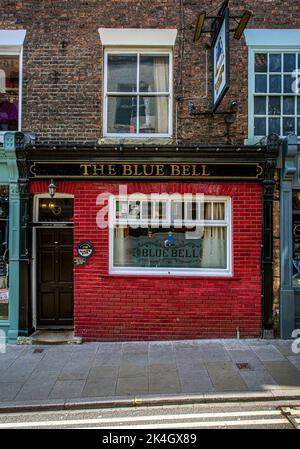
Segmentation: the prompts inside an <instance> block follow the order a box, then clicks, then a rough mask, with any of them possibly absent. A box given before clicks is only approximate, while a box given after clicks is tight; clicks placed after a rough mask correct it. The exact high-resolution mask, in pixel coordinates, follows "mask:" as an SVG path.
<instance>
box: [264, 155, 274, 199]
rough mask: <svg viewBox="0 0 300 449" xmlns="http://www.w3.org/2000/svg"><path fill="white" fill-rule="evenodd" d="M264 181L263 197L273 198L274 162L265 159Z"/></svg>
mask: <svg viewBox="0 0 300 449" xmlns="http://www.w3.org/2000/svg"><path fill="white" fill-rule="evenodd" d="M264 168H265V170H264V173H265V179H264V180H263V186H264V193H263V194H264V196H273V193H274V187H275V184H276V181H275V179H274V175H275V169H276V160H274V159H267V160H266V162H265V167H264Z"/></svg>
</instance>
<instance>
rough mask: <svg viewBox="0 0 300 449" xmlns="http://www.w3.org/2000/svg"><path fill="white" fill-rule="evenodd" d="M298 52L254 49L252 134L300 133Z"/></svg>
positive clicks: (283, 134)
mask: <svg viewBox="0 0 300 449" xmlns="http://www.w3.org/2000/svg"><path fill="white" fill-rule="evenodd" d="M297 73H300V53H299V52H276V51H274V52H255V53H254V79H253V129H254V136H266V135H268V134H271V133H276V134H278V135H280V136H287V135H288V134H290V133H293V134H297V135H298V136H300V90H299V82H298V80H297V78H298V77H299V75H297Z"/></svg>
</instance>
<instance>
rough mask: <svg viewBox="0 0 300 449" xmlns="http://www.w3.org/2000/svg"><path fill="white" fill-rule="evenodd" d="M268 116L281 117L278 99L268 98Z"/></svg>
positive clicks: (279, 100)
mask: <svg viewBox="0 0 300 449" xmlns="http://www.w3.org/2000/svg"><path fill="white" fill-rule="evenodd" d="M269 115H281V99H280V97H269Z"/></svg>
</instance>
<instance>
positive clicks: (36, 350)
mask: <svg viewBox="0 0 300 449" xmlns="http://www.w3.org/2000/svg"><path fill="white" fill-rule="evenodd" d="M42 352H44V349H42V348H36V349H34V350H33V353H34V354H41V353H42Z"/></svg>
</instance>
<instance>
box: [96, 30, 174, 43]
mask: <svg viewBox="0 0 300 449" xmlns="http://www.w3.org/2000/svg"><path fill="white" fill-rule="evenodd" d="M98 31H99V34H100V40H101V43H102V45H103V46H104V47H114V46H116V47H173V46H174V45H175V40H176V36H177V30H176V29H158V28H155V29H154V28H99V29H98Z"/></svg>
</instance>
